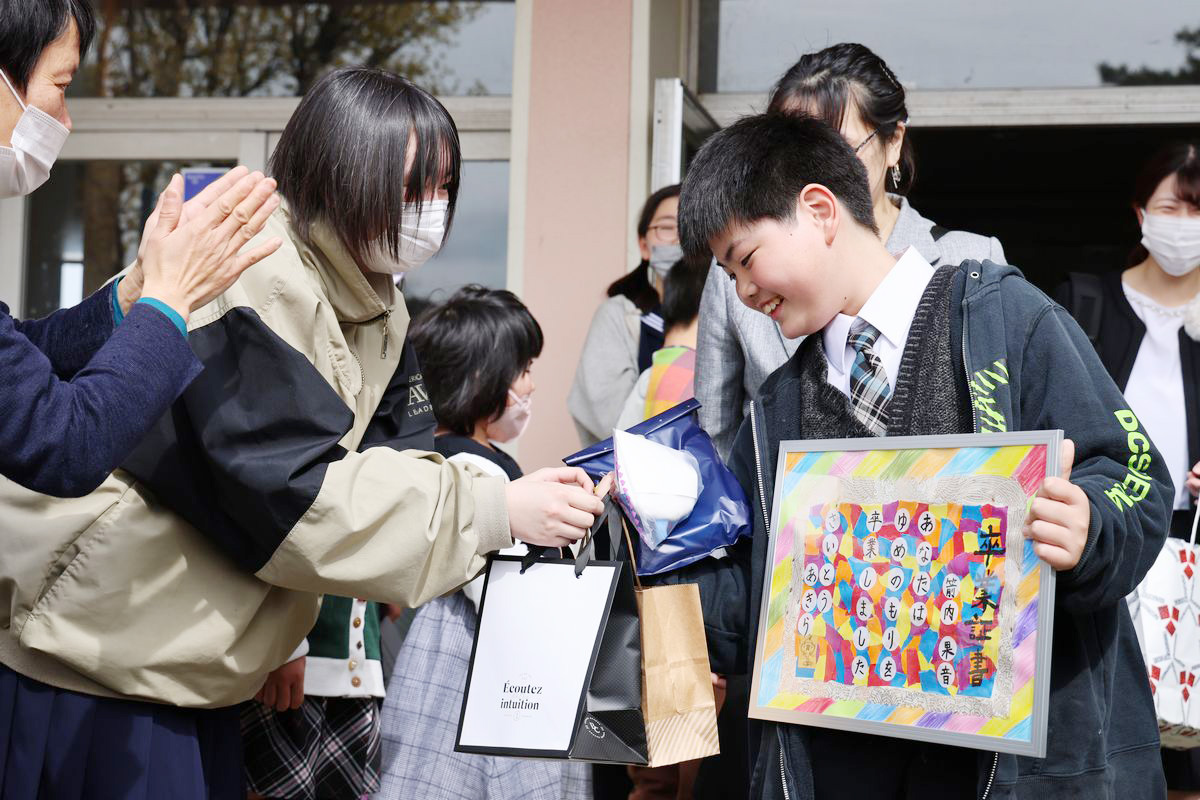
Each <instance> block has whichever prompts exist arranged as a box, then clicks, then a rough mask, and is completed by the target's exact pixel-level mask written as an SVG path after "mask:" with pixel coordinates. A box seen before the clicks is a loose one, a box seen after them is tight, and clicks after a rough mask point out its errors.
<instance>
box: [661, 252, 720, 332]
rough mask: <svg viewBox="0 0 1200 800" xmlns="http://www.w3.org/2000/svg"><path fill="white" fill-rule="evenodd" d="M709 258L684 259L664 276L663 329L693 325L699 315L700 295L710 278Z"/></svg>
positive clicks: (702, 293)
mask: <svg viewBox="0 0 1200 800" xmlns="http://www.w3.org/2000/svg"><path fill="white" fill-rule="evenodd" d="M708 265H709V260H708V259H707V258H703V259H700V258H690V259H689V258H681V259H679V260H678V261H676V262H675V263H674V264H672V265H671V269H670V270H668V271H667V277H666V278H664V279H663V299H662V321H663V330H664V331H669V330H670V329H671V328H675V327H682V326H685V325H691V324H692V323H693V322H694V321H695V320H696V317H698V316H700V298H701V297H702V296H703V295H704V281H705V279H706V278H707V277H708Z"/></svg>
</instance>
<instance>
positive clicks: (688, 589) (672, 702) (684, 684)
mask: <svg viewBox="0 0 1200 800" xmlns="http://www.w3.org/2000/svg"><path fill="white" fill-rule="evenodd" d="M635 594H636V597H637V603H638V614H639V616H640V617H641V622H642V713H643V716H644V717H645V720H646V740H647V743H648V745H649V753H650V766H651V767H662V766H666V765H667V764H677V763H679V762H681V761H691V760H693V759H697V758H705V757H707V756H712V755H716V754H718V753H720V752H721V748H720V743H719V742H718V739H717V705H716V701H715V699H714V697H713V686H712V677H711V673H710V672H709V669H708V645H707V643H706V642H705V639H704V620H703V617H702V616H701V611H700V589H699V587H697V586H696V585H695V584H694V583H688V584H680V585H678V586H655V587H651V588H648V589H640V588H639V589H638V590H637V591H636V592H635Z"/></svg>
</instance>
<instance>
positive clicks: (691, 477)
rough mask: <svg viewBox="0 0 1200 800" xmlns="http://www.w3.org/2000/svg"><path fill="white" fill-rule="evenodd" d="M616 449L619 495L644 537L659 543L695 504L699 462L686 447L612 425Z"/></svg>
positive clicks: (616, 475)
mask: <svg viewBox="0 0 1200 800" xmlns="http://www.w3.org/2000/svg"><path fill="white" fill-rule="evenodd" d="M613 455H614V458H613V462H614V470H613V471H614V473H615V477H616V482H615V491H616V495H617V500H618V501H619V502H620V503H621V506H622V507H623V508H624V509H625V512H626V513H627V514H628V515H629V519H630V521H631V522H633V526H634V527H635V528H637V532H638V535H639V536H640V537H641V539H642V541H644V542H645V543H646V544H647V545H648V546H649V547H651V548H654V547H658V545H660V544H661V543H662V541H663V540H664V539H666V538H667V535H668V534H670V532H671V530H672V529H673V528H674V527H675V526H676V525H677V524H679V522H680V521H681V520H683V519H686V518H687V516H688V515H689V514H691V513H692V509H693V508H695V506H696V498H698V497H699V496H700V489H701V486H700V465H699V463H698V462H697V461H696V457H695V456H693V455H692V454H691V453H689V452H687V451H686V450H676V449H674V448H671V447H667V446H665V445H661V444H659V443H658V442H652V441H650V440H649V439H647V438H646V437H644V436H639V435H637V434H635V433H626V432H625V431H613Z"/></svg>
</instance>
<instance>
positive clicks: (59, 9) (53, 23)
mask: <svg viewBox="0 0 1200 800" xmlns="http://www.w3.org/2000/svg"><path fill="white" fill-rule="evenodd" d="M72 20H74V22H75V27H77V28H78V29H79V57H80V58H82V57H83V54H84V53H86V52H87V50H88V48H89V47H90V46H91V44H92V38H93V37H94V36H95V35H96V15H95V13H94V12H93V11H92V5H91V3H90V2H88V0H0V69H3V70H4V74H5V75H7V76H8V77H9V80H11V81H12V82H13V85H15V86H16V87H17V88H18V89H20V90H21V91H25V89H26V88H28V86H29V77H30V75H32V74H33V68H34V66H36V65H37V62H38V59H39V58H41V57H42V51H44V50H45V49H46V47H47V46H48V45H49V44H50V43H51V42H53V41H54V40H55V39H57V38H58V37H59V36H62V35H63V34H64V33H66V31H67V27H68V26H69V25H70V24H71V21H72Z"/></svg>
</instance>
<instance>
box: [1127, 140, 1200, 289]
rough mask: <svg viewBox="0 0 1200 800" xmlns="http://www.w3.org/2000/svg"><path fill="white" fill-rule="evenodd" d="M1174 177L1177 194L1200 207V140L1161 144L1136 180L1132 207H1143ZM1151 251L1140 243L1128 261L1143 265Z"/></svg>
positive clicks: (1183, 199)
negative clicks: (1155, 192) (1160, 187)
mask: <svg viewBox="0 0 1200 800" xmlns="http://www.w3.org/2000/svg"><path fill="white" fill-rule="evenodd" d="M1169 175H1174V176H1175V196H1176V197H1178V198H1179V200H1180V201H1182V202H1184V203H1188V204H1189V205H1193V206H1196V207H1197V208H1200V142H1171V143H1170V144H1167V145H1164V146H1163V147H1160V148H1159V149H1158V150H1157V151H1155V153H1154V155H1152V156H1150V158H1149V160H1148V161H1146V163H1145V164H1143V165H1142V168H1141V170H1139V171H1138V174H1137V178H1135V179H1134V181H1133V197H1132V198H1131V199H1132V200H1133V206H1134V208H1141V209H1144V208H1145V207H1146V204H1147V203H1149V202H1150V197H1151V195H1153V194H1154V190H1155V189H1157V188H1158V185H1159V184H1160V183H1162V182H1163V179H1164V178H1166V177H1167V176H1169ZM1149 257H1150V251H1149V250H1147V249H1146V248H1145V247H1144V246H1143V245H1142V244H1141V243H1140V242H1139V243H1138V244H1137V245H1135V246H1134V248H1133V252H1132V253H1130V254H1129V264H1130V266H1133V265H1134V264H1140V263H1142V262H1143V261H1145V260H1146V259H1147V258H1149Z"/></svg>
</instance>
